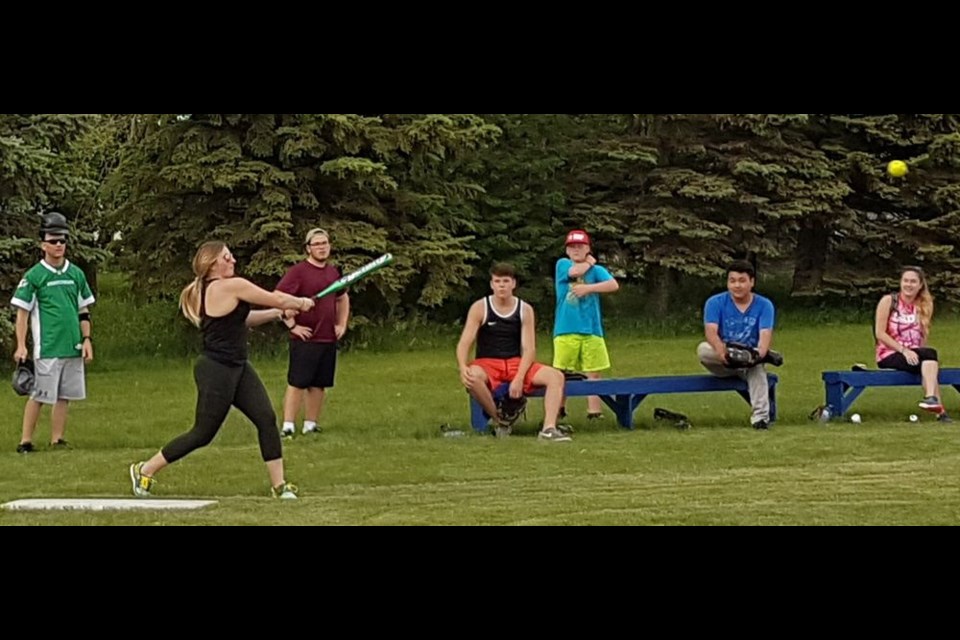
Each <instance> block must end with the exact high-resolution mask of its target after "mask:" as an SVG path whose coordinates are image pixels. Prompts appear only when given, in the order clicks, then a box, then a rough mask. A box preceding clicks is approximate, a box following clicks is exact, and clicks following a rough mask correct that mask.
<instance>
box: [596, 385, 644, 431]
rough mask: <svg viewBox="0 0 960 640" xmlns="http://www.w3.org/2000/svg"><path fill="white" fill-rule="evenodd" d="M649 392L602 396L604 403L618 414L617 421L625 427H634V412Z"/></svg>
mask: <svg viewBox="0 0 960 640" xmlns="http://www.w3.org/2000/svg"><path fill="white" fill-rule="evenodd" d="M646 397H647V394H645V393H644V394H622V395H618V396H600V399H601V400H603V402H604V404H606V405H607V406H608V407H610V408H611V409H612V410H613V412H614V413H615V414H616V416H617V423H618V424H619V425H620V426H621V427H623V428H624V429H633V412H634V411H636V409H637V407H638V406H640V403H641V402H643V399H644V398H646Z"/></svg>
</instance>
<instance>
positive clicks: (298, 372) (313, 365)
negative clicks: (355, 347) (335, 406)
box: [287, 340, 337, 389]
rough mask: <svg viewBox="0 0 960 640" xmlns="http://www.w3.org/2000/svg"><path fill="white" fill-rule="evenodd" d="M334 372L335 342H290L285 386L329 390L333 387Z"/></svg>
mask: <svg viewBox="0 0 960 640" xmlns="http://www.w3.org/2000/svg"><path fill="white" fill-rule="evenodd" d="M336 370H337V343H336V342H303V341H302V340H291V341H290V365H289V366H288V367H287V384H289V385H290V386H291V387H294V388H296V389H310V388H320V389H329V388H330V387H332V386H333V375H334V373H336Z"/></svg>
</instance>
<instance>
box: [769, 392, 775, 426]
mask: <svg viewBox="0 0 960 640" xmlns="http://www.w3.org/2000/svg"><path fill="white" fill-rule="evenodd" d="M769 389H770V391H769V392H768V393H769V396H768V397H769V398H770V424H773V423H774V422H776V421H777V385H776V384H771V385H770V387H769Z"/></svg>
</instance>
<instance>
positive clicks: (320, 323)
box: [277, 229, 350, 437]
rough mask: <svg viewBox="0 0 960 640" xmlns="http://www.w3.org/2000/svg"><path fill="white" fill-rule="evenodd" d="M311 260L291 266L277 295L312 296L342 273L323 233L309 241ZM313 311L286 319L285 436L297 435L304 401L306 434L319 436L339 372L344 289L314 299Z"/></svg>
mask: <svg viewBox="0 0 960 640" xmlns="http://www.w3.org/2000/svg"><path fill="white" fill-rule="evenodd" d="M305 245H306V251H307V259H306V260H304V261H303V262H301V263H299V264H297V265H294V266H293V267H291V268H290V269H289V270H288V271H287V273H286V274H284V276H283V278H282V279H281V280H280V283H279V284H278V285H277V290H278V291H283V292H284V293H289V294H290V295H293V296H305V297H313V296H314V295H316V294H318V293H319V292H321V291H323V290H324V289H326V288H327V286H329V285H331V284H333V283H334V282H336V281H337V280H339V279H340V269H338V268H337V267H335V266H334V265H332V264H329V263H328V262H327V261H328V260H329V258H330V236H329V234H327V232H326V231H324V230H323V229H311V230H310V231H309V232H308V233H307V238H306V242H305ZM316 302H317V304H316V306H315V307H314V308H313V309H311V310H310V311H306V312H304V313H301V314H299V315H298V316H296V318H288V319H285V320H284V323H285V324H286V325H287V328H289V329H290V364H289V367H288V369H287V392H286V394H285V395H284V397H283V430H282V432H281V434H282V435H283V436H284V437H290V436H292V435H293V434H294V432H295V431H296V427H295V426H294V422H295V421H296V419H297V414H298V413H299V412H300V405H301V403H303V402H304V400H306V409H305V411H304V416H303V418H304V420H303V433H304V435H306V434H308V433H319V432H320V428H319V427H318V426H317V420H318V419H319V418H320V411H321V409H323V401H324V399H325V398H326V390H327V389H329V388H330V387H332V386H333V377H334V373H335V372H336V368H337V341H338V340H339V339H340V338H342V337H343V334H345V333H346V332H347V319H348V318H349V317H350V296H349V295H348V294H347V292H346V290H343V291H340V292H339V293H337V294H336V295H329V296H325V297H323V298H320V299H319V300H317V301H316Z"/></svg>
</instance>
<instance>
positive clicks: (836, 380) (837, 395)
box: [823, 369, 960, 418]
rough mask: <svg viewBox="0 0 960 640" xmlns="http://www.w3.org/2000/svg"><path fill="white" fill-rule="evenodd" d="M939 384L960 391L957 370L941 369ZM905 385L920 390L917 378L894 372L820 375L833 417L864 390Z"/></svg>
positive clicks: (959, 379)
mask: <svg viewBox="0 0 960 640" xmlns="http://www.w3.org/2000/svg"><path fill="white" fill-rule="evenodd" d="M940 384H942V385H951V386H952V387H953V388H954V389H956V390H957V391H960V369H941V370H940ZM907 386H914V387H918V388H919V387H921V383H920V375H919V374H916V373H907V372H906V371H895V370H893V369H879V370H876V371H824V372H823V388H824V394H825V397H826V404H827V406H828V407H830V416H831V417H832V418H839V417H842V416H843V414H845V413H846V412H847V410H848V409H850V406H851V405H852V404H853V402H854V401H855V400H856V399H857V398H859V397H860V394H861V393H863V392H864V390H865V389H866V388H867V387H907ZM921 393H922V392H921Z"/></svg>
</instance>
